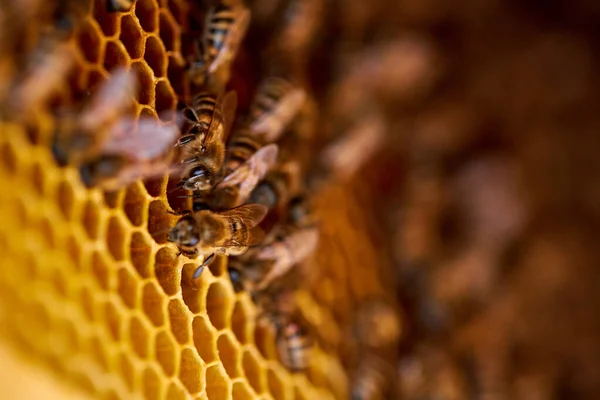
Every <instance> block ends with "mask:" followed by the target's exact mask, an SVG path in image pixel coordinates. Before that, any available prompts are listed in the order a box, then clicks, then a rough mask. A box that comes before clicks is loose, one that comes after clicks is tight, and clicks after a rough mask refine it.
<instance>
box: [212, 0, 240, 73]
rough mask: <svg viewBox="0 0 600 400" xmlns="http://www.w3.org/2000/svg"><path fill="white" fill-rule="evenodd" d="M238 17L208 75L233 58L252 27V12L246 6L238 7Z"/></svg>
mask: <svg viewBox="0 0 600 400" xmlns="http://www.w3.org/2000/svg"><path fill="white" fill-rule="evenodd" d="M237 11H238V15H237V17H236V19H235V21H234V22H233V24H232V26H231V28H230V29H229V33H228V34H227V38H226V39H225V43H223V47H222V48H221V51H219V54H218V55H217V57H216V58H215V59H214V61H213V62H212V63H211V64H210V65H209V66H208V73H209V74H213V73H214V72H215V71H216V70H217V69H218V68H219V67H220V66H221V65H222V64H224V63H225V62H226V61H227V60H228V59H230V58H233V57H234V56H235V54H236V53H237V51H238V48H239V47H240V44H241V43H242V40H243V38H244V35H245V34H246V31H247V30H248V25H250V10H248V9H247V8H246V7H244V6H241V5H240V6H238V10H237Z"/></svg>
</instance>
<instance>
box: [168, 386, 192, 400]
mask: <svg viewBox="0 0 600 400" xmlns="http://www.w3.org/2000/svg"><path fill="white" fill-rule="evenodd" d="M166 398H167V399H169V400H179V399H181V400H187V399H189V398H190V397H189V395H188V394H187V393H186V391H185V389H184V388H183V387H182V386H181V384H180V383H179V382H177V381H176V382H171V384H170V385H169V388H168V389H167V397H166Z"/></svg>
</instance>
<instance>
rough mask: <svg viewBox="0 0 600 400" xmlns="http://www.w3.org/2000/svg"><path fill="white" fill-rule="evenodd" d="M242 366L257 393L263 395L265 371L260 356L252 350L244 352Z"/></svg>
mask: <svg viewBox="0 0 600 400" xmlns="http://www.w3.org/2000/svg"><path fill="white" fill-rule="evenodd" d="M242 366H243V367H244V375H245V376H246V379H247V380H248V382H249V383H250V385H252V387H253V388H254V390H255V391H256V393H262V392H263V391H264V390H265V371H264V370H263V368H262V366H261V365H260V363H259V361H258V355H256V354H255V353H253V352H251V351H250V350H246V351H244V355H243V357H242ZM276 398H279V397H276Z"/></svg>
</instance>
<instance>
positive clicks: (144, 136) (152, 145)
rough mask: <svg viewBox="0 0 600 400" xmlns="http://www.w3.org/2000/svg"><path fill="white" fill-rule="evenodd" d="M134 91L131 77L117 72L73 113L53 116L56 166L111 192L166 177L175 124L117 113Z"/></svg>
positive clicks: (124, 71) (124, 72)
mask: <svg viewBox="0 0 600 400" xmlns="http://www.w3.org/2000/svg"><path fill="white" fill-rule="evenodd" d="M136 88H137V80H136V79H135V76H134V75H133V73H132V72H130V71H127V70H125V69H119V70H117V71H115V72H114V73H113V75H112V77H111V78H110V79H109V80H108V81H107V82H106V83H104V84H103V85H102V86H101V87H100V89H99V91H98V93H96V95H95V96H93V97H92V99H91V101H90V104H89V105H87V106H86V107H84V109H83V110H82V111H81V112H80V113H79V114H78V115H76V116H75V115H66V116H65V117H61V118H58V124H57V129H56V133H55V139H54V142H53V145H52V151H53V153H54V156H55V159H56V160H57V162H58V163H59V164H60V165H66V164H72V165H75V166H77V167H78V168H79V172H80V175H81V178H82V180H83V183H84V184H85V185H86V186H88V187H91V186H100V187H102V188H103V189H105V190H116V189H118V188H121V187H123V186H125V185H127V184H129V183H131V182H133V181H135V180H138V179H144V178H147V177H152V176H156V175H160V174H164V173H167V172H168V171H169V169H170V167H171V165H172V151H170V149H171V146H172V145H173V143H174V142H175V140H176V139H177V136H178V135H179V127H178V126H177V124H175V123H167V124H162V125H161V124H159V122H158V121H156V120H155V119H153V118H151V117H141V118H140V119H139V120H138V121H136V120H135V118H134V117H127V116H123V115H122V114H123V112H124V110H125V109H126V108H127V107H128V106H129V105H130V104H131V102H132V101H133V95H134V92H135V90H136ZM165 118H166V116H165Z"/></svg>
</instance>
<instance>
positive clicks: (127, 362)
mask: <svg viewBox="0 0 600 400" xmlns="http://www.w3.org/2000/svg"><path fill="white" fill-rule="evenodd" d="M119 375H120V376H121V377H122V378H123V380H124V381H125V384H126V385H127V388H128V389H129V390H133V388H134V386H135V381H136V370H135V366H134V365H133V362H132V360H131V357H130V355H129V354H127V353H120V354H119Z"/></svg>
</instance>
